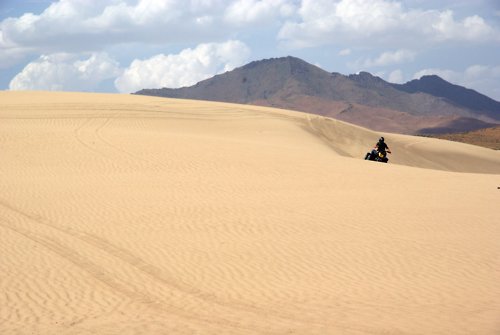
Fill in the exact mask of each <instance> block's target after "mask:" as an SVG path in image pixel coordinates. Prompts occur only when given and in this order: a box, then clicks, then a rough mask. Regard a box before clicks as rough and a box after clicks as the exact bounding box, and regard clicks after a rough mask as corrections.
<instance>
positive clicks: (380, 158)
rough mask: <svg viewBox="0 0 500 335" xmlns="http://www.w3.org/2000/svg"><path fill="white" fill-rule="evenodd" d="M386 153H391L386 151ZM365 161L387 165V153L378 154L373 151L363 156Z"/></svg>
mask: <svg viewBox="0 0 500 335" xmlns="http://www.w3.org/2000/svg"><path fill="white" fill-rule="evenodd" d="M388 153H391V152H390V151H388ZM365 160H369V161H375V162H381V163H387V162H388V161H389V158H387V152H379V151H377V150H375V149H373V150H372V151H371V152H367V153H366V155H365Z"/></svg>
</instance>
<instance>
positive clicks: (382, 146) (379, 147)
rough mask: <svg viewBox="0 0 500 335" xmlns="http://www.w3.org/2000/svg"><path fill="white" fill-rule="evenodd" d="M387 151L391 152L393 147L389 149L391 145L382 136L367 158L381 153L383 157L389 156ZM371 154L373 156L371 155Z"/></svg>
mask: <svg viewBox="0 0 500 335" xmlns="http://www.w3.org/2000/svg"><path fill="white" fill-rule="evenodd" d="M387 152H388V153H391V149H389V146H388V145H387V144H386V143H385V140H384V138H383V137H380V138H379V140H378V142H377V144H375V147H374V149H373V150H372V152H371V153H370V152H369V153H367V154H366V157H365V159H369V158H372V159H373V157H375V156H377V155H378V154H379V153H380V154H381V155H382V157H385V156H387ZM370 156H371V157H370Z"/></svg>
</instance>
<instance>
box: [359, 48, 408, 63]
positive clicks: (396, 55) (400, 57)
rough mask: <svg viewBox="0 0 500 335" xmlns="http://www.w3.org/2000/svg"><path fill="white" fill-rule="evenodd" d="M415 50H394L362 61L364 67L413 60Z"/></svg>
mask: <svg viewBox="0 0 500 335" xmlns="http://www.w3.org/2000/svg"><path fill="white" fill-rule="evenodd" d="M414 59H415V52H413V51H410V50H396V51H387V52H384V53H382V54H381V55H380V56H378V57H377V58H376V59H368V60H366V61H365V62H364V63H363V66H364V67H376V66H387V65H393V64H401V63H406V62H410V61H413V60H414Z"/></svg>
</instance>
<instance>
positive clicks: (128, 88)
mask: <svg viewBox="0 0 500 335" xmlns="http://www.w3.org/2000/svg"><path fill="white" fill-rule="evenodd" d="M249 54H250V50H249V49H248V47H247V46H246V45H245V44H244V43H242V42H240V41H228V42H225V43H206V44H200V45H198V46H197V47H196V48H194V49H185V50H183V51H181V52H180V53H179V54H175V55H163V54H161V55H156V56H154V57H151V58H149V59H146V60H134V61H133V62H132V64H131V65H130V66H129V67H128V68H127V69H125V71H124V72H123V74H122V75H121V76H120V77H118V78H117V79H116V81H115V85H116V88H117V89H118V91H120V92H127V93H128V92H135V91H138V90H140V89H143V88H161V87H169V88H176V87H182V86H190V85H194V84H195V83H197V82H198V81H201V80H203V79H207V78H209V77H212V76H213V75H215V74H218V73H222V72H224V71H230V70H232V69H234V68H235V67H237V66H240V65H243V64H244V63H245V61H246V60H247V59H248V57H249Z"/></svg>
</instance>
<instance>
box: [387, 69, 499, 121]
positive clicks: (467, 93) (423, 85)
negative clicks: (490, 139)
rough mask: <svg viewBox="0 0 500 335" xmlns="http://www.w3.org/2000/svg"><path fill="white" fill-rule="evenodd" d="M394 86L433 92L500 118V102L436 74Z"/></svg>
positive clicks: (405, 90)
mask: <svg viewBox="0 0 500 335" xmlns="http://www.w3.org/2000/svg"><path fill="white" fill-rule="evenodd" d="M392 86H393V87H394V88H396V89H398V90H401V91H404V92H407V93H419V92H420V93H427V94H432V95H434V96H437V97H440V98H444V99H447V100H448V101H450V102H451V103H453V104H456V105H459V106H464V107H466V108H469V109H471V110H477V111H484V112H486V113H485V114H486V115H488V116H489V117H491V118H493V119H499V113H500V102H498V101H495V100H493V99H491V98H489V97H487V96H485V95H483V94H481V93H479V92H476V91H474V90H471V89H469V88H465V87H463V86H459V85H455V84H452V83H450V82H448V81H446V80H444V79H443V78H441V77H439V76H438V75H435V74H433V75H425V76H422V77H420V79H413V80H411V81H409V82H407V83H406V84H402V85H400V84H392Z"/></svg>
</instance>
